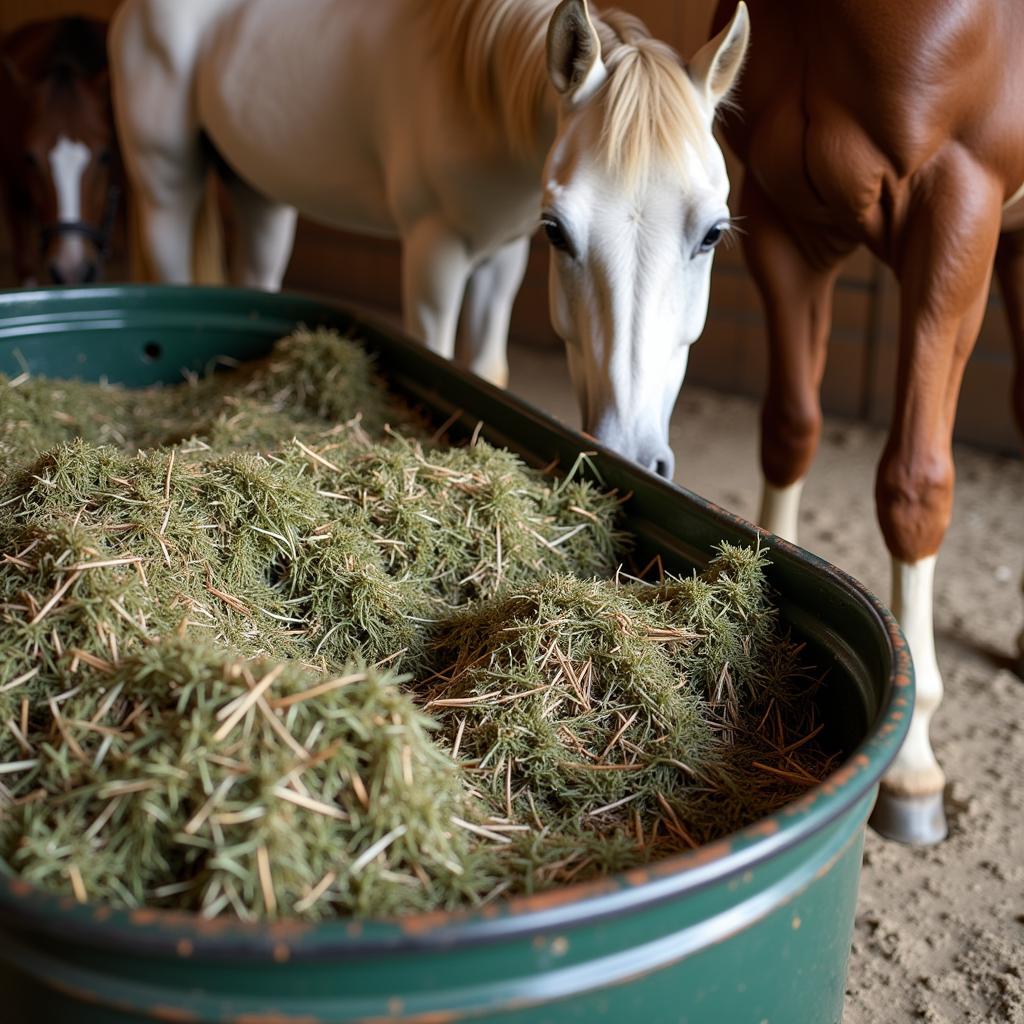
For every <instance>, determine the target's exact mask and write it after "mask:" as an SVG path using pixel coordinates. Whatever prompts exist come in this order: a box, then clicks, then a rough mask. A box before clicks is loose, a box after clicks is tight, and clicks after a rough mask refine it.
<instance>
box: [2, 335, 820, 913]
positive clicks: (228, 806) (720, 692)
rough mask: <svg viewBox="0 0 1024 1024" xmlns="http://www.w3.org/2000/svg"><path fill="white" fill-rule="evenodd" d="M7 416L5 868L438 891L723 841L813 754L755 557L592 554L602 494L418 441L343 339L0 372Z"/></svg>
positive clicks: (284, 896) (206, 907)
mask: <svg viewBox="0 0 1024 1024" xmlns="http://www.w3.org/2000/svg"><path fill="white" fill-rule="evenodd" d="M0 424H3V426H2V427H0V456H2V457H3V458H4V459H5V460H6V463H7V475H6V477H4V478H3V479H2V480H0V509H2V515H0V552H4V554H3V556H2V558H0V869H5V870H12V871H16V872H18V873H20V874H21V875H22V876H23V877H25V878H27V879H29V880H31V881H33V882H36V883H38V884H41V885H45V886H47V887H50V888H54V889H57V890H60V891H64V892H71V893H73V894H74V895H75V896H76V897H77V898H89V899H103V900H106V901H109V902H113V903H116V904H120V905H126V906H143V905H160V906H175V907H184V908H188V909H195V910H198V911H200V912H202V913H204V914H207V915H212V914H217V913H221V912H226V913H234V914H236V915H238V916H241V917H262V916H274V915H275V914H296V915H302V916H310V917H318V916H325V915H330V914H342V913H353V914H359V915H373V916H380V915H389V914H397V913H402V912H408V911H411V910H424V909H437V908H447V907H453V906H456V905H459V904H464V903H477V904H479V903H483V902H486V901H489V900H492V899H494V898H496V897H497V896H498V895H501V894H511V893H520V892H533V891H537V890H542V889H545V888H549V887H551V886H553V885H560V884H566V883H568V882H571V881H576V880H582V879H584V878H589V877H593V876H595V875H599V874H601V873H605V872H607V871H611V870H619V869H622V868H626V867H629V866H631V865H635V864H637V863H642V862H645V861H648V860H651V859H655V858H657V857H661V856H664V855H666V854H668V853H671V852H674V851H677V850H680V849H685V848H689V847H692V846H694V845H698V844H700V843H702V842H706V841H709V840H711V839H714V838H717V837H719V836H721V835H723V834H724V833H726V832H728V831H731V830H732V829H734V828H737V827H739V826H741V825H743V824H746V823H748V822H750V821H752V820H754V819H756V818H757V817H759V816H761V815H762V814H764V813H767V812H769V811H771V810H773V809H775V808H776V807H778V806H780V805H781V804H782V803H785V802H786V801H787V800H789V799H791V798H792V797H793V796H795V795H797V794H799V793H801V792H803V791H804V790H805V789H806V788H807V787H808V786H809V785H811V784H813V782H814V781H816V780H817V779H818V778H820V777H821V776H822V775H823V774H824V772H825V771H826V770H827V768H828V767H829V764H830V761H829V758H828V756H827V755H826V754H825V753H823V752H822V750H821V749H820V747H819V746H818V745H817V743H816V742H815V737H816V735H817V732H818V725H817V723H816V722H815V721H814V718H813V702H812V701H811V699H810V697H811V695H812V693H813V689H814V685H815V684H814V682H813V681H812V680H808V679H806V678H805V677H804V675H803V674H802V672H801V670H800V658H799V650H798V648H796V647H794V646H793V645H792V644H791V643H789V642H788V641H787V640H786V638H785V637H784V636H783V635H782V634H781V632H780V629H779V622H778V615H777V612H776V611H775V609H774V606H773V604H772V601H771V595H770V593H769V591H768V588H767V585H766V582H765V579H764V567H765V560H764V558H763V556H762V555H761V554H759V553H758V552H755V551H750V550H747V549H741V548H732V547H728V546H725V547H723V548H722V550H721V552H720V554H719V556H718V557H717V558H716V559H715V561H714V562H713V563H712V564H711V566H710V567H709V569H708V570H707V571H706V572H705V573H702V574H700V575H699V576H694V577H692V578H689V579H674V578H667V579H665V580H663V581H661V582H660V583H659V584H657V585H653V586H652V585H648V584H642V583H639V582H636V581H632V580H630V581H625V582H624V581H622V580H620V579H617V578H616V579H613V578H612V576H613V573H614V572H615V569H616V566H617V565H618V564H619V562H620V560H621V558H622V555H623V552H624V551H625V550H626V547H627V544H628V540H629V538H628V537H625V536H624V535H623V534H622V533H621V532H620V531H619V530H618V529H617V526H616V518H617V515H618V507H619V499H618V498H617V497H616V496H615V495H614V494H608V493H605V492H604V491H602V490H601V489H600V488H598V487H595V486H594V485H593V484H591V483H589V482H587V481H585V480H583V479H581V478H580V477H579V476H578V475H576V474H575V473H570V475H569V477H568V478H566V479H563V480H561V481H559V480H554V479H551V478H549V477H547V476H545V475H544V474H541V473H539V472H536V471H534V470H531V469H529V468H527V467H526V466H525V465H523V463H522V462H521V461H520V460H519V459H518V458H516V457H515V456H514V455H512V454H511V453H509V452H507V451H503V450H499V449H495V448H492V447H490V446H489V445H487V444H484V443H476V444H471V445H469V446H468V447H464V448H441V447H437V446H436V445H435V444H434V442H433V440H431V439H428V438H427V437H426V435H425V431H422V428H421V424H420V423H419V422H418V421H417V420H416V418H415V414H414V413H413V412H411V411H410V410H408V409H406V408H404V407H400V406H397V405H396V404H395V403H394V401H393V400H392V399H391V398H390V396H389V395H388V394H387V392H386V389H385V388H384V385H383V384H382V382H381V381H380V379H379V378H377V377H376V375H375V374H374V373H373V370H372V363H371V361H370V360H369V358H368V357H367V356H366V355H365V354H364V353H363V352H362V351H361V350H360V349H359V348H358V346H356V345H355V344H353V343H352V342H350V341H348V340H345V339H342V338H339V337H337V336H336V335H333V334H331V333H329V332H322V331H321V332H303V333H300V334H298V335H296V336H294V337H292V338H290V339H285V340H284V341H282V342H280V343H279V344H278V345H277V346H276V347H275V349H274V351H273V352H272V353H271V355H270V356H268V357H267V358H266V359H263V360H260V361H257V362H256V363H254V364H251V365H247V366H245V367H242V368H239V369H237V370H234V371H231V372H224V373H218V374H214V375H212V376H209V377H206V378H203V379H194V380H189V381H187V382H186V383H184V384H182V385H180V386H177V387H173V388H168V387H164V388H151V389H147V390H145V391H125V390H123V389H120V388H115V387H108V386H103V385H84V384H78V383H74V382H55V381H44V380H38V381H36V380H29V379H24V378H16V379H15V380H13V381H9V382H6V383H3V382H0ZM12 425H13V427H12ZM396 671H400V672H403V673H405V674H406V676H405V677H404V678H407V679H409V680H410V681H409V682H405V683H403V684H401V685H400V683H401V680H396V679H395V678H394V677H393V676H390V675H388V674H387V673H389V672H396ZM268 674H272V675H273V678H272V680H271V683H270V685H269V687H268V689H267V691H266V693H265V694H263V696H262V697H261V699H260V700H258V701H256V702H254V703H253V705H252V706H251V707H250V708H248V709H247V710H246V711H245V714H244V716H243V717H242V719H241V720H240V721H239V722H238V723H237V725H236V726H235V727H234V728H233V729H232V730H231V731H230V734H229V735H225V736H220V735H219V733H220V730H221V729H222V727H223V725H224V715H225V714H227V713H229V711H228V710H227V709H229V708H230V707H231V706H232V702H235V701H237V700H239V699H240V698H244V696H245V694H246V693H247V692H249V691H250V690H251V689H252V688H253V687H258V686H259V684H260V680H263V679H266V678H267V676H268ZM350 675H351V676H354V677H355V678H353V679H352V680H351V681H350V682H349V683H347V684H346V685H344V686H338V687H331V688H329V689H327V690H325V691H323V692H320V691H315V692H314V693H313V694H312V695H310V694H308V693H307V691H310V690H311V689H312V688H315V687H316V686H317V685H318V684H319V683H321V682H323V681H324V680H330V679H334V678H337V677H339V676H340V677H345V676H350ZM301 693H306V694H307V696H306V699H303V700H295V701H289V700H288V698H289V697H293V696H297V695H299V694H301ZM413 700H415V701H416V702H418V703H419V704H421V705H422V710H417V708H416V707H415V706H414V705H413V703H412V702H411V701H413ZM429 715H433V716H436V720H437V723H438V725H437V729H438V730H439V731H437V732H435V726H434V725H433V724H432V721H433V720H432V719H431V718H429V717H428V716H429ZM218 716H220V717H218ZM453 755H454V756H453ZM282 787H284V789H283V790H282ZM282 792H284V793H285V796H281V793H282ZM296 793H298V794H299V802H296V797H295V794H296ZM303 800H305V803H304V804H303V803H302V801H303ZM325 809H326V810H325ZM204 814H205V816H204ZM385 839H386V840H387V842H386V844H384V845H382V846H381V847H380V849H379V850H378V849H377V846H376V844H378V843H383V842H384V840H385ZM385 846H386V848H385Z"/></svg>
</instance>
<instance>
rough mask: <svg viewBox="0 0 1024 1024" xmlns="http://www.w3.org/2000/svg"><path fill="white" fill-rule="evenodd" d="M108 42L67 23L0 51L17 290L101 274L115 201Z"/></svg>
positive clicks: (39, 28) (101, 29) (88, 22)
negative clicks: (20, 285) (18, 287)
mask: <svg viewBox="0 0 1024 1024" xmlns="http://www.w3.org/2000/svg"><path fill="white" fill-rule="evenodd" d="M106 37H107V27H106V24H105V23H103V22H101V21H96V20H94V19H91V18H80V17H68V18H60V19H56V20H53V21H34V22H31V23H29V24H27V25H23V26H22V27H21V28H19V29H16V30H15V31H13V32H11V33H10V34H9V35H8V36H7V37H6V38H5V39H3V41H2V42H0V138H2V139H3V141H4V144H3V146H2V147H0V198H2V199H3V204H4V207H5V209H6V211H7V218H8V223H9V225H10V233H11V242H12V247H13V251H14V261H15V272H16V275H17V279H18V281H19V283H21V284H23V285H34V284H36V283H37V282H39V281H47V280H49V281H52V282H54V283H56V284H80V283H84V282H88V281H93V280H95V279H97V278H98V277H99V275H100V272H101V270H102V265H103V261H104V259H105V257H106V255H107V252H108V249H109V244H110V235H111V230H112V227H113V222H114V216H115V213H116V207H117V198H118V193H119V175H118V168H117V162H118V161H117V146H116V142H115V137H114V121H113V112H112V110H111V104H110V86H109V77H108V73H107V43H106Z"/></svg>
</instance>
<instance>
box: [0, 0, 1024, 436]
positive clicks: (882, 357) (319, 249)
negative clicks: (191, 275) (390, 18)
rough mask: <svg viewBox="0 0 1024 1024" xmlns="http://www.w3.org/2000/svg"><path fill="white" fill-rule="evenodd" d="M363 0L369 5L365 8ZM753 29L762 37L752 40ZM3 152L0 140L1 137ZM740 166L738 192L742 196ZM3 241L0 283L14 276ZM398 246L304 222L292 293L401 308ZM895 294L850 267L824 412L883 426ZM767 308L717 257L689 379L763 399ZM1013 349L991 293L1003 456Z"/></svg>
mask: <svg viewBox="0 0 1024 1024" xmlns="http://www.w3.org/2000/svg"><path fill="white" fill-rule="evenodd" d="M359 2H362V0H359ZM612 2H614V3H615V4H616V5H617V6H619V7H623V8H625V9H627V10H630V11H633V12H634V13H636V14H638V15H639V16H640V17H642V18H643V19H644V20H645V21H646V22H647V24H648V26H649V27H650V29H651V31H652V32H653V33H654V34H655V35H657V36H659V37H661V38H663V39H666V40H668V41H670V42H671V43H672V44H673V45H674V46H675V47H676V48H677V49H678V50H679V52H680V53H682V54H683V55H684V56H689V55H690V54H691V53H692V52H693V51H694V50H696V49H697V47H698V46H699V45H700V44H701V43H702V42H703V41H704V39H705V38H706V37H707V28H708V25H709V24H710V20H711V11H712V9H713V7H714V4H715V0H612ZM116 6H117V2H116V0H0V31H6V30H7V29H9V28H11V27H13V26H15V25H17V24H20V23H21V22H23V21H25V20H27V19H28V18H32V17H41V16H51V15H55V14H62V13H66V12H71V11H82V12H88V13H92V14H95V15H98V16H106V15H109V14H110V13H111V12H112V11H113V10H114V9H115V8H116ZM756 31H757V29H756V26H754V38H755V41H756ZM0 143H2V140H0ZM737 180H738V172H737V171H736V170H735V168H733V181H734V184H733V194H734V196H735V195H737V194H738V185H737ZM5 250H6V245H5V243H4V239H3V238H2V237H0V266H2V270H0V274H2V275H3V276H4V277H6V273H7V270H6V263H7V260H6V253H5ZM398 268H399V256H398V249H397V246H396V245H395V244H394V243H390V242H385V241H381V240H379V239H367V238H360V237H357V236H353V235H346V234H343V233H340V232H335V231H331V230H328V229H325V228H321V227H318V226H317V225H314V224H310V223H307V222H304V221H303V222H300V226H299V233H298V239H297V242H296V247H295V253H294V255H293V258H292V262H291V265H290V267H289V271H288V275H287V277H286V285H287V286H291V287H295V288H303V289H312V290H318V291H323V292H328V293H331V294H334V295H339V296H344V297H346V298H350V299H354V300H357V301H360V302H363V303H368V304H371V305H376V306H381V307H385V308H389V309H397V306H398V291H399V289H398ZM897 299H898V296H897V292H896V289H895V287H894V283H893V281H892V278H891V276H890V275H889V273H888V272H887V271H884V270H883V269H882V268H881V267H880V266H879V265H878V264H876V263H875V262H874V261H873V260H872V259H871V258H870V257H868V256H867V254H865V253H860V254H857V255H855V256H854V257H853V258H852V259H851V260H850V262H849V264H848V266H847V267H846V269H845V272H844V274H843V275H842V278H841V279H840V282H839V286H838V289H837V294H836V302H835V319H834V325H833V331H832V339H831V344H830V350H829V362H828V369H827V372H826V377H825V383H824V389H823V397H824V402H825V407H826V409H827V410H828V411H830V412H833V413H838V414H841V415H844V416H852V417H857V418H866V419H869V420H871V421H873V422H877V423H885V422H887V420H888V417H889V410H890V407H891V403H892V386H893V379H894V367H895V358H896V353H895V337H896V326H897V315H898V310H897V305H898V303H897ZM762 322H763V321H762V315H761V309H760V304H759V301H758V298H757V295H756V292H755V291H754V288H753V286H752V284H751V282H750V280H749V278H748V276H747V274H746V271H745V270H744V268H743V260H742V255H741V253H740V251H739V247H738V246H737V247H734V248H732V249H726V250H724V251H721V252H719V254H718V255H717V256H716V261H715V270H714V277H713V286H712V296H711V307H710V311H709V317H708V326H707V330H706V331H705V334H704V336H703V337H702V338H701V340H700V341H699V342H698V343H697V344H696V346H695V347H694V349H693V353H692V356H691V360H690V369H689V371H688V377H687V379H688V380H689V381H691V382H699V383H702V384H707V385H710V386H713V387H716V388H719V389H722V390H726V391H731V392H738V393H742V394H748V395H759V394H760V393H761V389H762V382H763V380H764V340H763V327H762ZM513 338H514V339H515V341H516V342H517V343H525V344H558V342H557V339H555V338H554V337H553V335H552V332H551V329H550V326H549V324H548V318H547V253H546V249H545V247H544V245H543V244H542V243H541V242H540V241H539V240H536V239H535V240H534V245H533V252H532V256H531V260H530V267H529V270H528V273H527V278H526V281H525V282H524V285H523V288H522V291H521V293H520V295H519V298H518V300H517V302H516V308H515V314H514V319H513ZM1009 380H1010V347H1009V340H1008V335H1007V331H1006V326H1005V323H1004V321H1003V317H1002V308H1001V302H1000V300H999V298H998V296H993V297H992V298H991V300H990V302H989V310H988V315H987V316H986V319H985V323H984V326H983V328H982V332H981V337H980V338H979V341H978V346H977V349H976V351H975V354H974V356H973V358H972V360H971V363H970V365H969V367H968V371H967V375H966V378H965V381H964V390H963V397H962V400H961V403H960V412H959V417H958V421H957V435H958V437H960V438H961V439H963V440H970V441H974V442H976V443H979V444H984V445H986V446H989V447H993V448H997V449H1000V450H1004V451H1013V452H1016V451H1019V440H1018V438H1017V437H1016V434H1015V431H1014V430H1013V427H1012V420H1011V416H1010V411H1009Z"/></svg>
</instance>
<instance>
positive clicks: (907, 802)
mask: <svg viewBox="0 0 1024 1024" xmlns="http://www.w3.org/2000/svg"><path fill="white" fill-rule="evenodd" d="M868 824H869V825H870V826H871V827H872V828H873V829H874V830H875V831H876V832H877V833H878V834H879V835H881V836H884V837H885V838H886V839H893V840H895V841H896V842H898V843H907V844H909V845H911V846H932V845H934V844H935V843H941V842H942V840H943V839H945V838H946V836H947V835H948V834H949V831H948V829H947V828H946V809H945V807H944V806H943V802H942V793H929V794H927V795H926V796H901V795H899V794H896V793H892V792H887V791H886V790H884V789H883V790H881V791H880V792H879V794H878V800H877V802H876V803H875V809H874V810H873V811H872V812H871V817H870V818H869V819H868Z"/></svg>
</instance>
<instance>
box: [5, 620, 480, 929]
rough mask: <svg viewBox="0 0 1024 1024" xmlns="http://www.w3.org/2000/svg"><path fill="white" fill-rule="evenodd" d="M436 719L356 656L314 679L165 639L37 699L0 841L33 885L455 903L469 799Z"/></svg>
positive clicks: (339, 902) (352, 902)
mask: <svg viewBox="0 0 1024 1024" xmlns="http://www.w3.org/2000/svg"><path fill="white" fill-rule="evenodd" d="M431 728H432V726H431V723H430V722H429V720H428V719H427V718H426V717H425V716H424V715H423V714H422V713H421V712H420V711H418V710H417V709H416V708H415V707H414V706H413V704H412V702H411V701H410V700H409V698H408V697H407V696H405V695H403V694H402V693H401V692H400V690H399V689H398V687H397V685H396V682H395V680H394V679H393V678H392V677H389V676H387V675H384V674H381V673H379V672H376V671H373V670H367V669H365V668H364V667H362V666H358V665H348V666H346V667H345V669H344V672H343V674H342V675H341V676H340V677H338V678H336V679H334V680H330V681H326V682H325V681H323V680H322V679H321V678H320V677H319V676H317V675H314V674H311V673H308V672H305V671H303V670H302V669H301V668H300V667H299V666H298V665H297V664H295V663H294V662H268V661H264V662H252V661H249V662H247V661H243V660H238V659H233V658H232V657H231V656H230V655H228V654H227V653H226V652H225V651H223V650H218V649H214V648H210V647H206V646H201V645H196V644H194V643H193V642H191V641H183V640H181V639H177V638H169V639H167V640H165V641H163V642H162V643H160V644H159V645H154V646H151V647H148V648H146V649H144V650H143V651H141V652H140V653H139V654H138V655H136V656H134V657H131V658H127V659H125V660H123V661H122V662H121V663H120V665H119V666H118V667H117V668H116V669H115V670H114V671H112V672H111V673H110V674H109V675H106V676H105V677H103V678H100V677H98V676H92V677H90V679H89V680H88V681H86V682H84V683H83V684H81V685H80V686H78V687H76V688H75V689H74V690H73V691H71V692H69V693H66V694H63V695H58V696H56V697H55V698H53V699H52V700H51V701H50V702H49V703H48V707H47V708H46V709H45V711H44V712H43V713H42V714H41V715H40V718H39V720H38V721H37V722H36V723H35V725H34V728H33V729H32V731H31V733H30V737H31V738H30V744H31V747H32V755H33V756H32V757H31V758H24V759H23V760H36V762H37V764H36V765H35V766H33V767H30V768H29V769H28V770H26V771H22V772H20V773H11V776H12V777H9V778H8V781H7V786H8V788H9V793H8V800H9V801H10V803H9V805H8V807H7V809H6V813H5V814H4V820H3V825H2V829H3V834H4V840H5V841H4V843H3V845H4V847H5V848H7V849H13V852H12V853H11V854H10V857H9V860H10V865H11V867H12V868H13V869H14V870H16V871H19V872H20V873H21V875H22V877H24V878H26V879H27V880H29V881H31V882H34V883H36V884H40V885H44V886H49V887H55V888H62V887H67V886H69V885H72V880H74V881H73V886H74V887H77V888H79V889H80V890H81V892H80V895H84V897H86V898H88V899H99V900H105V901H110V902H114V903H118V904H122V905H128V906H141V905H156V906H175V907H185V908H189V909H196V910H200V911H202V912H203V913H205V914H207V915H213V914H216V913H219V912H221V911H225V910H227V911H231V912H233V913H235V914H237V915H238V916H239V917H241V918H244V919H251V918H254V917H256V916H277V915H278V914H294V913H297V912H301V913H304V914H305V915H306V916H310V917H319V916H323V915H326V914H338V913H366V912H373V913H377V914H380V913H386V914H391V913H399V912H403V911H409V910H416V909H427V908H435V907H439V906H441V907H445V906H454V905H456V904H458V903H460V902H462V901H463V900H464V899H466V898H467V896H468V897H469V898H472V895H473V887H474V883H475V882H476V879H475V876H474V875H473V874H472V873H471V872H470V871H468V870H467V868H469V867H471V865H472V862H473V859H472V856H471V855H470V852H469V850H468V847H469V833H466V832H465V831H464V830H462V829H459V828H457V827H456V826H454V825H453V824H452V819H453V818H456V819H459V818H461V817H462V816H466V815H472V814H473V813H474V812H473V809H472V806H471V800H470V798H469V796H468V795H467V794H466V792H465V790H464V788H463V787H462V785H461V779H460V776H459V772H458V770H457V768H456V766H455V765H454V763H453V762H452V761H451V759H450V758H448V757H447V756H446V755H445V754H444V753H443V752H442V751H441V750H440V749H439V748H438V746H436V745H435V744H434V743H433V742H432V741H431V739H430V735H429V733H430V729H431ZM282 737H284V739H283V738H282ZM42 794H45V798H41V796H42ZM374 849H376V850H377V852H376V853H370V852H369V851H372V850H374ZM325 880H328V881H326V882H325ZM476 884H477V886H478V887H479V883H476ZM314 894H315V896H314Z"/></svg>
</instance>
